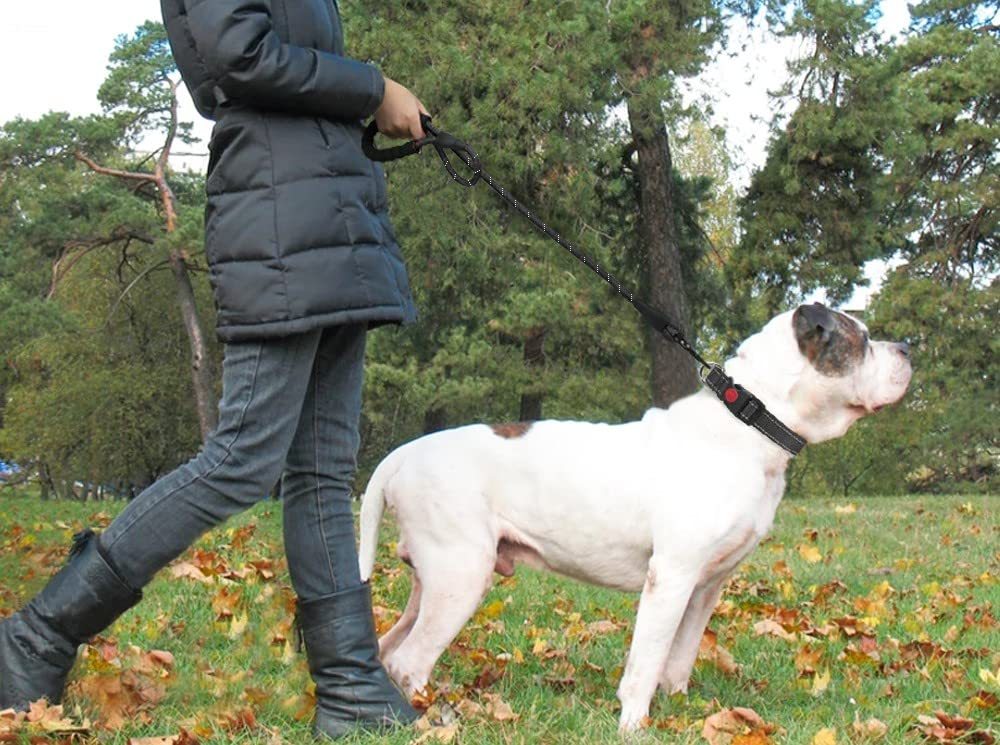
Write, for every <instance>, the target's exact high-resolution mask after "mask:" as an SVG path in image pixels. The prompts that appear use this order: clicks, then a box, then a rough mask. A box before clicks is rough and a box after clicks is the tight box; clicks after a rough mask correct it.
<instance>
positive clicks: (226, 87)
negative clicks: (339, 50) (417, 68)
mask: <svg viewBox="0 0 1000 745" xmlns="http://www.w3.org/2000/svg"><path fill="white" fill-rule="evenodd" d="M186 5H187V16H188V22H189V23H188V25H189V27H190V29H191V35H192V37H193V39H194V44H195V48H196V49H197V51H198V54H199V55H200V56H201V59H202V60H203V61H204V63H205V66H206V67H207V68H208V71H209V73H210V74H211V75H212V76H213V77H215V78H216V80H217V81H218V84H219V87H220V88H221V89H222V91H223V92H224V93H225V94H226V95H227V96H229V97H230V98H234V99H239V100H242V101H245V102H246V103H248V104H250V105H253V106H259V107H261V108H266V109H272V110H277V111H284V112H287V113H290V114H309V115H313V116H322V117H325V118H328V119H364V118H367V117H368V116H370V115H371V114H373V113H374V112H375V111H376V109H378V108H379V106H380V105H381V103H382V99H383V97H384V95H385V89H386V80H385V78H383V76H382V73H381V72H379V70H378V68H376V67H375V66H374V65H369V64H366V63H364V62H359V61H357V60H353V59H350V58H348V57H341V56H339V55H336V54H333V53H331V52H323V51H320V50H317V49H310V48H307V47H299V46H295V45H293V44H285V43H284V42H282V41H281V39H279V38H278V35H277V34H276V33H275V32H274V29H273V27H272V25H271V14H270V9H269V7H270V4H269V3H268V2H267V0H188V2H187V3H186ZM400 87H401V86H400ZM411 95H412V94H411Z"/></svg>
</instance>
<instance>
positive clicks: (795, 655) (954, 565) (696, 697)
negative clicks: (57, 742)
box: [0, 496, 1000, 745]
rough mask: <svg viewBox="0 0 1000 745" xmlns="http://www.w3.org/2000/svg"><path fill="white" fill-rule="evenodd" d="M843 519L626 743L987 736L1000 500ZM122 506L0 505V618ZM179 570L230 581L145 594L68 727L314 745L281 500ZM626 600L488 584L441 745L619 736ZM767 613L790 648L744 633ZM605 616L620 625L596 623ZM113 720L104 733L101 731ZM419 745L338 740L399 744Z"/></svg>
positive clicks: (603, 593) (180, 584)
mask: <svg viewBox="0 0 1000 745" xmlns="http://www.w3.org/2000/svg"><path fill="white" fill-rule="evenodd" d="M853 504H854V505H856V509H855V510H854V511H851V509H850V506H849V505H848V504H847V503H846V502H840V501H831V500H819V499H817V500H809V501H785V502H784V503H782V505H781V506H780V508H779V510H778V515H777V518H776V521H775V528H774V530H773V532H772V535H771V537H770V538H768V539H767V540H766V542H765V543H763V544H762V545H761V546H760V547H758V549H757V550H756V551H755V552H754V553H753V554H751V556H750V558H749V559H748V560H747V561H746V562H745V563H744V564H743V565H742V566H741V568H740V569H739V570H738V572H737V574H736V575H735V576H734V578H733V579H732V580H731V581H730V584H729V586H728V588H727V591H726V594H725V595H724V598H723V602H722V604H721V605H720V607H719V608H718V609H717V613H716V616H715V617H714V618H713V620H712V622H711V624H710V627H711V628H712V629H713V630H715V631H716V633H717V635H718V643H719V644H720V645H722V646H723V647H725V648H727V649H728V650H729V651H731V652H732V654H733V656H734V657H735V659H736V661H737V662H738V663H739V664H741V665H742V670H741V671H740V672H739V673H738V674H734V673H732V672H726V671H725V670H723V669H722V668H721V667H720V666H719V665H716V664H713V663H712V662H711V661H699V663H698V666H697V667H696V669H695V672H694V675H693V677H692V685H691V690H690V694H689V695H688V696H687V697H682V696H674V697H671V698H670V699H667V698H665V697H664V696H663V695H662V694H659V693H658V694H657V697H656V698H655V699H654V703H653V709H652V711H651V717H652V723H651V726H650V728H648V729H647V730H646V731H645V732H644V733H642V734H641V735H640V736H639V737H638V740H639V741H645V740H648V741H651V742H653V741H655V742H671V743H696V742H705V740H704V739H703V738H702V737H701V730H702V721H703V720H704V718H705V717H706V716H708V715H710V714H713V713H715V712H717V711H719V710H720V709H725V708H730V707H735V706H742V707H748V708H752V709H754V710H755V711H756V712H757V713H759V714H760V715H761V716H762V717H763V718H764V720H766V721H767V722H770V723H773V724H774V725H776V726H777V727H778V728H779V729H778V730H777V731H776V732H775V733H773V734H772V735H771V740H770V741H773V742H782V743H806V744H808V743H810V742H812V738H813V737H814V735H815V734H816V733H817V732H818V731H819V730H821V729H823V728H833V729H835V730H836V731H837V738H838V739H837V742H841V743H844V742H849V741H852V739H856V737H855V736H854V735H852V732H851V729H852V723H853V722H854V721H855V720H856V719H857V720H861V721H864V720H867V719H869V718H872V717H873V718H876V719H878V720H880V721H881V722H883V723H884V724H885V725H886V726H887V728H888V730H887V733H886V734H885V736H884V737H883V738H882V741H883V742H889V743H906V742H914V743H917V742H921V741H923V739H924V738H923V736H922V735H921V734H920V733H919V732H918V731H916V730H915V726H916V725H917V724H918V717H919V716H920V715H925V716H926V715H932V714H933V713H934V712H935V711H938V710H941V711H944V712H946V713H948V714H962V715H965V716H967V717H968V718H970V719H972V720H974V722H975V725H974V729H978V730H979V731H983V730H989V729H990V728H992V733H993V735H994V736H996V735H998V734H1000V725H998V718H1000V710H998V709H997V708H996V704H995V699H991V698H990V697H989V696H982V695H980V696H979V697H978V698H976V694H977V692H980V691H982V690H986V691H988V692H990V691H991V688H990V686H991V685H994V684H992V683H990V682H989V680H988V679H987V680H985V681H984V680H983V679H981V678H980V670H989V671H994V672H995V671H997V670H998V668H1000V626H998V621H997V616H1000V522H998V517H997V516H998V514H1000V509H998V508H1000V499H998V498H996V497H929V496H922V497H911V498H866V499H857V500H854V502H853ZM120 508H121V505H118V504H113V503H101V504H94V503H90V504H78V503H64V502H59V503H53V502H48V503H45V502H40V501H38V500H37V499H34V498H18V497H0V578H2V581H0V615H7V614H8V613H9V612H12V611H13V610H14V609H16V608H17V607H19V606H20V605H21V603H23V602H24V601H25V600H27V599H28V598H29V597H30V595H31V593H33V592H34V591H36V590H37V589H38V588H39V587H40V586H41V585H42V584H43V582H44V581H45V578H46V577H47V576H49V575H50V574H51V573H52V572H53V571H55V570H56V568H57V567H58V564H59V562H60V561H61V560H62V556H63V555H64V552H65V548H66V547H67V546H68V544H69V541H70V538H71V536H72V534H73V532H74V531H75V530H77V529H79V528H80V527H82V526H84V525H95V524H96V525H98V526H100V525H102V524H106V523H107V521H108V520H110V519H111V518H112V517H113V516H114V514H115V513H116V512H117V511H118V510H119V509H120ZM391 533H392V531H391V529H386V528H384V529H383V534H382V538H383V546H382V552H381V554H380V561H379V564H378V566H377V571H376V575H377V580H376V584H375V596H376V601H375V602H376V604H377V606H378V609H377V616H378V621H379V625H380V628H382V629H383V630H384V629H385V628H387V627H388V625H389V624H390V623H391V622H392V620H393V619H394V618H395V617H396V616H397V615H398V613H399V611H400V610H401V609H402V607H403V605H404V603H405V599H406V596H407V591H408V586H409V578H408V575H407V572H406V571H405V569H406V568H405V567H404V566H402V565H401V564H400V563H399V562H398V560H396V559H395V558H393V557H392V556H391V554H390V544H391V541H392V537H393V536H392V535H391ZM181 561H182V562H186V563H184V564H180V565H178V569H184V568H185V567H188V568H189V567H191V566H199V567H204V568H206V569H208V570H209V571H221V572H226V571H229V572H232V573H234V574H231V575H230V576H231V577H235V579H234V580H232V581H228V580H227V581H223V580H222V579H221V578H220V577H218V576H217V577H215V578H214V581H213V582H212V583H204V582H199V581H195V580H193V579H190V578H186V577H174V576H172V571H171V569H169V568H168V569H166V570H164V571H163V572H161V574H160V575H158V577H157V578H156V579H155V580H154V581H153V582H152V583H151V584H150V585H149V587H148V588H147V589H146V597H145V599H144V601H143V602H142V603H141V604H140V605H139V606H138V607H137V608H135V609H134V610H133V611H131V612H130V613H128V614H126V615H125V616H124V617H123V618H122V619H120V621H119V622H118V623H116V624H115V625H114V626H113V627H112V628H111V629H109V630H108V632H107V634H106V635H105V636H104V637H102V638H101V639H99V640H98V641H97V642H96V643H95V646H94V647H93V648H92V649H91V650H90V651H89V653H88V655H87V657H86V658H85V659H82V660H81V662H80V663H79V664H78V666H77V668H76V670H75V672H74V675H73V680H74V681H75V683H74V684H73V686H72V687H71V690H70V692H69V694H68V697H67V701H66V705H67V706H66V708H67V711H68V713H70V714H73V715H77V716H81V717H82V716H88V717H89V718H90V719H91V721H92V722H95V727H94V728H93V729H92V731H91V734H90V735H89V739H90V740H91V741H97V742H102V743H123V744H124V743H128V742H129V738H132V737H149V736H157V735H158V736H165V735H173V734H176V733H177V732H178V731H179V730H180V729H181V728H182V727H183V728H185V729H187V730H188V731H190V732H193V733H194V734H195V735H196V736H197V737H198V739H199V741H200V742H202V743H223V742H241V743H257V742H259V743H272V744H273V743H277V742H282V741H283V742H289V743H300V742H307V741H308V740H309V739H310V737H309V714H310V706H311V701H310V699H309V678H308V673H307V670H306V666H305V658H304V655H297V654H294V653H293V651H292V642H291V640H292V636H293V634H292V632H291V630H290V628H289V624H290V620H291V608H292V600H293V596H292V593H291V590H290V587H289V584H288V579H287V567H286V566H285V564H284V559H283V551H282V544H281V513H280V505H279V504H278V503H275V502H271V501H268V502H265V503H262V504H260V505H259V506H258V507H257V508H255V509H253V510H251V511H250V512H248V513H246V514H244V515H242V516H240V517H239V518H238V519H236V520H233V521H231V522H230V523H228V524H226V525H225V526H223V527H221V528H220V529H218V530H216V531H214V532H212V533H210V534H208V535H206V536H205V537H203V538H202V539H201V541H199V542H198V543H197V544H196V545H195V546H194V547H192V549H191V550H190V551H188V552H187V553H186V554H185V555H184V556H182V557H181ZM249 562H256V565H251V564H250V563H249ZM268 571H273V572H274V577H273V578H268V577H267V576H266V575H267V572H268ZM239 575H243V576H242V577H241V576H239ZM831 583H834V584H831ZM836 583H842V584H836ZM636 602H637V596H635V595H631V594H623V593H617V592H614V591H610V590H603V589H600V588H595V587H590V586H586V585H582V584H579V583H576V582H573V581H570V580H564V579H561V578H558V577H555V576H552V575H545V574H541V573H537V572H533V571H530V570H525V569H519V570H518V573H517V575H516V576H515V577H513V578H509V579H504V580H502V581H500V582H498V583H497V584H496V586H495V587H494V589H493V590H492V592H491V593H490V595H489V596H488V597H487V599H486V601H485V602H484V604H483V606H482V608H481V609H480V612H479V613H478V614H477V616H476V617H475V618H473V620H472V621H471V622H470V623H469V624H468V625H467V626H466V628H465V630H464V631H463V632H462V634H461V635H460V636H459V637H458V639H457V640H456V643H455V644H453V646H452V648H451V649H450V650H449V652H448V653H446V655H445V656H444V657H443V658H442V659H441V661H440V662H439V663H438V666H437V668H436V670H435V685H436V695H437V701H436V702H435V704H434V706H433V707H432V709H431V714H432V715H433V716H435V717H440V716H448V715H449V714H451V713H452V711H453V707H455V706H457V708H458V710H459V711H460V712H461V711H465V712H466V714H465V715H464V716H460V717H459V719H458V734H457V738H456V740H454V741H455V742H461V743H475V744H476V745H478V744H480V743H483V744H484V745H485V744H488V743H604V742H614V741H616V740H617V739H618V735H617V717H618V702H617V700H616V698H615V689H616V686H617V682H618V678H619V676H620V674H621V669H622V665H623V664H624V661H625V656H626V652H627V646H626V645H627V643H628V641H629V639H630V634H631V628H632V623H633V621H634V613H635V605H636ZM767 619H776V620H778V621H779V622H780V623H781V624H782V627H783V629H784V630H785V631H786V633H789V632H790V633H793V634H795V638H794V639H787V638H782V637H780V636H777V635H772V634H764V635H758V634H756V633H755V630H754V627H755V625H756V624H758V623H759V622H761V621H764V620H767ZM838 619H839V621H838ZM601 620H607V621H611V622H612V623H613V624H615V625H614V626H613V627H612V626H611V625H610V624H602V625H598V626H591V627H589V629H588V624H593V623H594V622H597V621H601ZM855 630H856V633H853V634H849V633H848V632H850V631H855ZM804 632H808V634H809V635H805V633H804ZM130 645H135V648H132V647H131V646H130ZM129 650H131V651H129ZM150 650H166V651H169V652H171V653H172V654H173V655H174V664H173V667H172V668H171V669H169V670H162V671H161V670H160V669H159V668H157V669H156V670H154V671H152V672H150V671H149V670H148V669H145V672H143V669H144V668H143V666H142V664H143V663H142V662H141V661H142V660H143V659H144V658H143V657H142V654H143V653H145V652H148V651H150ZM136 667H138V669H139V671H140V673H141V674H144V675H146V676H147V678H148V679H149V680H152V681H153V684H157V685H160V686H163V693H162V696H161V695H160V694H156V695H151V696H147V697H146V698H145V699H144V698H143V697H142V696H139V698H138V699H137V700H138V701H139V702H140V703H141V705H140V706H138V710H137V708H136V700H132V703H131V705H129V704H128V701H127V700H126V699H128V695H125V694H128V693H130V692H131V693H134V691H133V690H132V688H129V685H131V684H129V683H126V685H125V686H124V689H123V690H124V691H125V693H122V692H121V690H119V692H118V693H117V694H115V693H114V691H115V690H118V689H116V688H115V681H118V680H119V678H121V679H122V680H125V678H122V677H121V674H122V670H123V669H128V668H136ZM146 667H147V668H148V665H146ZM827 674H828V675H829V682H828V683H826V684H825V685H824V683H825V680H826V677H825V676H826V675H827ZM159 676H165V677H162V678H160V677H159ZM133 683H134V680H133ZM133 687H134V686H133ZM119 688H120V687H119ZM95 691H97V693H95ZM109 691H110V693H108V692H109ZM102 692H103V693H102ZM992 693H995V694H1000V689H996V688H993V689H992ZM116 696H117V698H116ZM493 696H499V701H502V702H506V703H507V704H509V706H510V707H511V709H512V710H513V712H514V714H516V716H517V719H516V720H515V721H511V720H506V721H498V720H497V718H496V717H494V716H491V712H493V711H495V709H492V708H487V710H485V711H482V712H478V713H477V712H476V711H470V710H469V709H468V708H466V707H468V704H467V703H464V704H459V702H460V701H462V700H463V699H467V700H469V701H472V702H475V703H479V704H481V705H483V706H486V707H490V706H491V701H492V706H495V705H496V702H497V700H498V699H495V698H491V697H493ZM123 701H124V703H123ZM143 702H144V703H143ZM991 702H992V703H991ZM991 706H992V708H991ZM115 707H118V708H117V709H116V708H115ZM472 708H474V707H472ZM116 711H118V712H121V714H122V717H123V718H124V720H125V722H124V724H122V725H121V726H116V725H117V722H116V721H115V712H116ZM109 723H110V724H111V725H112V726H113V727H114V728H113V729H110V730H109V729H105V728H104V727H102V726H101V725H102V724H103V725H107V724H109ZM419 734H420V733H419V732H414V731H403V732H397V733H394V734H392V735H390V736H387V737H384V738H381V737H375V736H368V737H358V738H355V739H354V740H350V741H349V742H357V743H369V742H371V743H374V742H386V743H409V742H411V741H413V740H414V739H415V738H416V737H418V736H419ZM0 739H2V737H0ZM24 741H25V742H27V741H28V740H27V739H25V740H24ZM425 741H426V740H425ZM759 741H760V742H764V741H765V740H759ZM755 742H757V740H755Z"/></svg>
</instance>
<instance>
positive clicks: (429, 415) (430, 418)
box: [424, 406, 448, 435]
mask: <svg viewBox="0 0 1000 745" xmlns="http://www.w3.org/2000/svg"><path fill="white" fill-rule="evenodd" d="M447 425H448V421H447V417H446V413H445V410H444V407H443V406H435V407H433V408H430V409H427V411H425V412H424V434H425V435H429V434H430V433H431V432H437V431H438V430H441V429H444V428H445V427H446V426H447Z"/></svg>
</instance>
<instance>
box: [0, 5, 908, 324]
mask: <svg viewBox="0 0 1000 745" xmlns="http://www.w3.org/2000/svg"><path fill="white" fill-rule="evenodd" d="M906 3H907V0H883V3H882V19H881V21H880V26H881V27H882V29H883V30H885V31H888V32H890V33H897V32H899V31H900V30H902V29H903V28H904V27H905V26H906V23H907V21H908V19H909V12H908V10H907V7H906ZM7 6H8V7H5V8H4V22H3V24H2V25H0V70H3V71H4V75H3V78H2V80H3V82H2V83H0V122H5V121H8V120H10V119H13V118H14V117H17V116H21V117H26V118H33V117H37V116H39V115H41V114H43V113H45V112H46V111H50V110H59V111H68V112H70V113H71V114H75V115H81V114H86V113H92V112H96V111H98V110H99V105H98V103H97V89H98V87H99V86H100V84H101V82H102V81H103V80H104V77H105V74H106V66H107V61H108V56H109V55H110V53H111V51H112V49H113V48H114V40H115V37H116V36H117V35H118V34H122V33H131V32H132V31H133V30H134V29H135V28H136V27H137V26H138V25H140V24H141V23H142V22H143V21H146V20H149V19H155V20H159V19H160V6H159V0H101V2H99V3H97V4H94V3H82V2H78V1H77V0H73V2H70V1H69V0H48V1H47V2H29V3H24V2H17V3H7ZM730 36H731V39H733V40H736V39H740V38H743V37H746V38H745V42H746V43H745V44H744V45H743V50H742V51H741V52H739V53H737V54H733V55H727V56H722V57H720V58H719V59H718V60H717V61H716V62H715V63H714V64H712V65H711V66H710V67H709V68H708V69H707V70H706V71H705V73H704V74H703V75H702V76H701V78H700V79H699V81H697V83H696V84H695V85H694V86H693V87H692V93H691V95H692V96H694V97H696V98H699V99H701V100H702V101H711V103H712V108H713V110H714V121H715V123H718V124H720V125H723V126H724V127H725V128H726V132H727V137H728V138H729V146H730V148H731V149H732V150H733V152H734V153H736V155H737V159H738V162H739V164H740V165H739V167H738V168H737V172H736V173H734V174H733V178H734V180H735V181H736V182H737V185H738V186H743V185H745V184H746V183H747V181H748V179H749V175H750V173H751V172H752V171H753V169H754V168H756V167H758V166H759V165H761V164H762V163H763V162H764V155H765V150H766V147H767V138H768V130H767V123H768V121H770V118H771V115H772V114H771V109H770V106H771V104H770V101H769V99H768V95H767V93H768V90H774V89H776V88H778V87H779V86H780V85H781V83H782V81H783V80H784V75H785V61H786V60H787V59H789V58H790V57H793V56H797V55H801V54H803V53H804V52H805V47H804V46H803V43H802V42H801V41H797V40H791V39H784V40H780V39H775V38H773V37H770V36H769V35H767V34H766V32H765V31H764V30H763V29H756V30H754V31H750V32H748V31H747V30H746V29H745V28H742V27H740V28H734V29H733V31H732V32H731V35H730ZM347 41H348V45H349V44H350V39H348V40H347ZM385 73H386V74H387V75H389V76H390V77H393V73H392V70H386V71H385ZM400 82H402V83H403V84H404V85H405V82H406V81H400ZM414 92H415V93H416V94H417V95H418V96H419V95H420V91H414ZM424 103H425V104H426V105H428V107H429V108H430V107H432V104H433V102H431V101H425V102H424ZM431 113H432V114H433V109H432V108H431ZM180 116H181V118H182V119H187V120H189V121H193V122H195V131H194V133H195V135H197V136H199V137H201V138H202V140H203V142H202V143H201V145H200V146H194V147H193V148H185V150H187V151H190V150H198V151H206V147H207V141H208V136H209V133H210V132H211V122H207V121H205V120H203V119H201V118H200V117H199V116H198V114H197V113H196V112H195V110H194V107H193V106H192V104H191V101H190V99H189V98H188V96H187V91H185V90H184V89H183V87H182V88H181V103H180ZM453 127H454V125H453ZM452 131H455V132H456V134H458V132H457V130H456V129H454V128H453V129H452ZM459 136H461V135H459ZM206 152H207V151H206ZM206 162H207V158H204V157H186V158H183V161H182V162H180V163H175V166H179V167H184V166H187V167H192V168H199V167H203V165H204V163H206ZM866 270H867V273H869V274H870V275H871V276H872V277H873V278H874V279H875V280H876V281H877V280H878V279H880V277H881V275H882V274H883V273H884V270H885V267H884V265H881V264H878V263H874V264H873V265H872V266H870V267H867V268H866ZM874 289H877V287H875V286H873V287H869V288H862V289H861V290H860V291H859V293H857V294H856V296H855V298H852V299H851V301H849V302H848V303H847V304H846V307H849V308H858V307H863V306H864V304H865V303H866V301H867V297H868V295H869V294H870V293H871V292H872V291H873V290H874ZM819 299H822V297H821V296H819Z"/></svg>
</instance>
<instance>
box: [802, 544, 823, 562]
mask: <svg viewBox="0 0 1000 745" xmlns="http://www.w3.org/2000/svg"><path fill="white" fill-rule="evenodd" d="M799 556H801V557H802V558H803V559H805V560H806V561H808V562H809V563H810V564H815V563H816V562H818V561H822V560H823V554H821V553H820V552H819V549H818V548H816V547H815V546H808V545H806V544H805V543H801V544H799Z"/></svg>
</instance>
